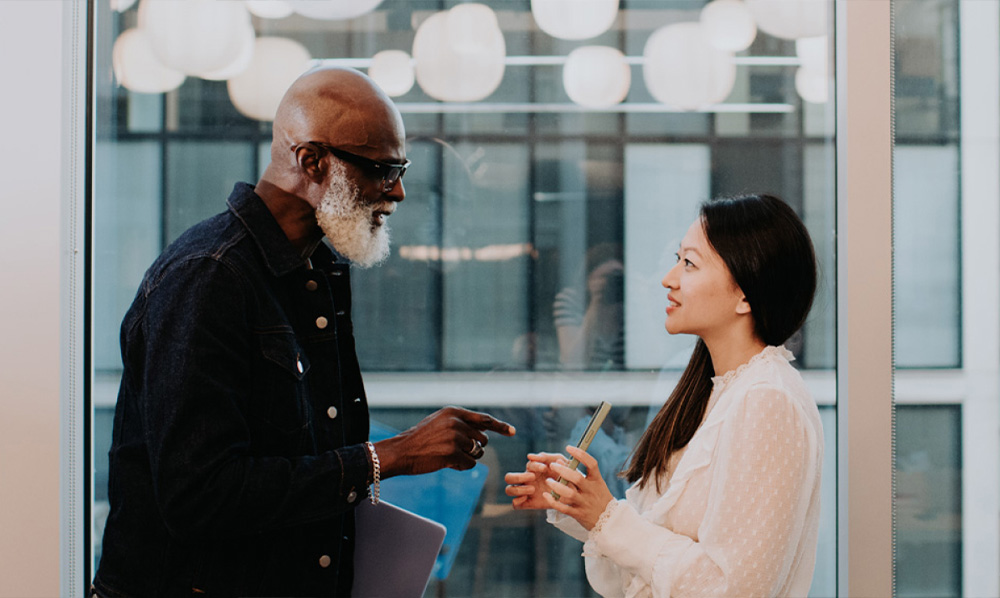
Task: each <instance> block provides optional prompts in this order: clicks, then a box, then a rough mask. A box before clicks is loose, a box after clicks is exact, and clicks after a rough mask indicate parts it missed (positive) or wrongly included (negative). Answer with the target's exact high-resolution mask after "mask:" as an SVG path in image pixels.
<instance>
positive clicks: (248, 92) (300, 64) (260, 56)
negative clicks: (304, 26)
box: [227, 37, 312, 120]
mask: <svg viewBox="0 0 1000 598" xmlns="http://www.w3.org/2000/svg"><path fill="white" fill-rule="evenodd" d="M310 60H312V57H311V56H310V55H309V51H308V50H306V49H305V47H304V46H303V45H302V44H300V43H299V42H297V41H294V40H290V39H286V38H283V37H259V38H257V41H256V43H255V44H254V50H253V60H251V61H250V66H249V67H248V68H247V69H246V70H245V71H243V72H242V73H240V74H239V75H237V76H236V77H233V78H232V79H230V80H229V82H228V83H227V87H228V89H229V99H230V100H232V102H233V105H234V106H236V109H237V110H239V111H240V113H241V114H243V115H244V116H246V117H248V118H253V119H256V120H274V115H275V113H276V112H277V111H278V104H280V103H281V98H282V96H284V95H285V91H287V90H288V87H289V86H290V85H291V84H292V83H293V82H294V81H295V79H297V78H298V77H299V75H301V74H302V73H304V72H305V71H306V69H308V68H309V61H310Z"/></svg>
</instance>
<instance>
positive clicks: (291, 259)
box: [226, 183, 306, 276]
mask: <svg viewBox="0 0 1000 598" xmlns="http://www.w3.org/2000/svg"><path fill="white" fill-rule="evenodd" d="M226 203H228V204H229V211H231V212H232V213H233V214H234V215H235V216H236V218H238V219H239V221H240V222H242V223H243V226H245V227H246V229H247V232H248V233H250V237H251V238H252V239H253V240H254V242H255V243H256V244H257V247H258V248H259V249H260V253H261V255H262V256H263V257H264V263H265V264H267V268H268V270H270V271H271V273H272V274H274V275H275V276H284V275H285V274H288V273H289V272H291V271H293V270H295V269H297V268H301V267H303V266H305V265H306V258H305V257H303V256H301V255H299V253H298V252H297V251H296V250H295V246H294V245H292V242H291V241H289V240H288V237H286V236H285V232H284V231H283V230H281V226H279V225H278V221H277V220H275V219H274V215H273V214H271V210H269V209H268V207H267V204H265V203H264V200H263V199H261V198H260V196H259V195H257V194H256V193H255V192H254V186H253V185H251V184H249V183H236V186H235V187H234V188H233V192H232V193H231V194H230V195H229V200H228V201H227V202H226Z"/></svg>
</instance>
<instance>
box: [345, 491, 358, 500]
mask: <svg viewBox="0 0 1000 598" xmlns="http://www.w3.org/2000/svg"><path fill="white" fill-rule="evenodd" d="M357 499H358V493H357V492H355V491H354V490H351V491H350V492H349V493H348V494H347V502H354V501H355V500H357Z"/></svg>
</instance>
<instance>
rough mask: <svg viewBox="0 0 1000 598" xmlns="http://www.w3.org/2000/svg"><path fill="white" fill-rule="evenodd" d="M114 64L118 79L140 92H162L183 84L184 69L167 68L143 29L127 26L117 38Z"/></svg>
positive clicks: (113, 51) (112, 52)
mask: <svg viewBox="0 0 1000 598" xmlns="http://www.w3.org/2000/svg"><path fill="white" fill-rule="evenodd" d="M111 64H112V68H113V69H114V72H115V78H116V79H117V80H118V83H119V84H120V85H122V86H124V87H125V88H126V89H128V90H130V91H134V92H138V93H163V92H166V91H171V90H173V89H177V88H178V87H180V84H181V83H183V82H184V79H185V76H184V73H182V72H180V71H178V70H175V69H171V68H167V67H165V66H163V65H162V64H160V61H159V60H158V59H157V58H156V55H155V54H153V46H152V45H151V44H150V43H149V37H148V36H147V35H146V32H145V31H143V30H142V29H127V30H125V31H123V32H122V33H121V35H119V36H118V39H116V40H115V45H114V47H113V48H112V50H111Z"/></svg>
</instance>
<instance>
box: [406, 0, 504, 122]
mask: <svg viewBox="0 0 1000 598" xmlns="http://www.w3.org/2000/svg"><path fill="white" fill-rule="evenodd" d="M476 42H477V43H476V44H475V45H473V46H472V47H464V48H463V49H461V50H459V49H456V48H455V47H453V46H452V44H451V37H450V36H449V35H448V12H447V11H445V12H439V13H436V14H433V15H431V16H430V17H428V18H427V20H425V21H424V22H423V23H421V24H420V27H419V28H418V29H417V34H416V36H414V38H413V59H414V60H415V61H416V77H417V83H419V84H420V87H421V88H422V89H423V90H424V92H426V93H427V95H429V96H431V97H432V98H435V99H438V100H441V101H444V102H475V101H478V100H481V99H483V98H485V97H487V96H489V95H490V94H491V93H493V92H494V91H495V90H496V88H497V87H499V86H500V82H501V81H502V80H503V73H504V68H505V66H506V65H505V60H506V57H507V46H506V44H505V43H504V39H503V33H502V32H501V31H500V29H499V28H496V29H493V30H491V31H486V32H484V34H483V35H482V36H481V38H480V39H478V40H476Z"/></svg>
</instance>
